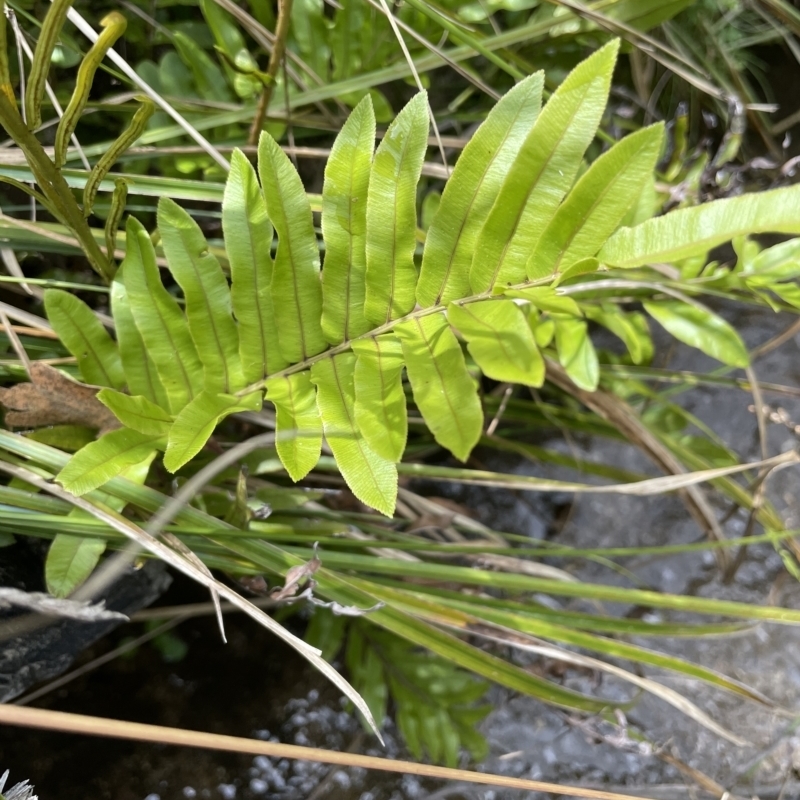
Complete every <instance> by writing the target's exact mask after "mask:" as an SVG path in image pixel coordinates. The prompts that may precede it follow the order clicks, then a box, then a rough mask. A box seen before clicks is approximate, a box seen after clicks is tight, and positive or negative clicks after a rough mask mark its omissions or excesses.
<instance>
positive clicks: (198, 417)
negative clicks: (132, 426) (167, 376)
mask: <svg viewBox="0 0 800 800" xmlns="http://www.w3.org/2000/svg"><path fill="white" fill-rule="evenodd" d="M260 408H261V393H260V392H254V393H252V394H249V395H247V396H246V397H236V396H235V395H229V394H212V393H211V392H208V391H203V392H201V393H200V394H199V395H197V397H195V398H194V400H192V402H191V403H189V405H187V406H186V407H185V408H183V409H182V410H181V412H180V414H178V416H177V417H176V418H175V423H174V424H173V425H172V427H171V428H170V431H169V440H168V442H167V451H166V452H165V453H164V466H165V467H166V468H167V469H168V470H169V471H170V472H176V471H177V470H179V469H180V468H181V467H182V466H183V465H184V464H186V463H187V462H188V461H189V460H190V459H191V458H193V457H194V456H196V455H197V454H198V453H199V452H200V450H201V449H202V448H203V447H204V445H205V443H206V442H207V441H208V438H209V437H210V436H211V434H212V433H213V432H214V428H216V427H217V425H218V424H219V423H220V422H221V421H222V420H223V419H224V418H225V417H227V416H228V415H230V414H234V413H236V412H237V411H258V410H260Z"/></svg>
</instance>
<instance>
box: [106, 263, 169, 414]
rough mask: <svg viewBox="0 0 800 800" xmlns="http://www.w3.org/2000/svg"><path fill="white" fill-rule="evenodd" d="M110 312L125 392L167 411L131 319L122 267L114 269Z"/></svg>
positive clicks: (163, 392)
mask: <svg viewBox="0 0 800 800" xmlns="http://www.w3.org/2000/svg"><path fill="white" fill-rule="evenodd" d="M111 313H112V315H113V317H114V329H115V331H116V334H117V343H118V346H119V355H120V359H121V360H122V368H123V370H124V372H125V382H126V383H127V385H128V391H129V392H130V393H131V394H133V395H141V396H143V397H146V398H147V399H148V400H152V401H153V402H154V403H157V404H158V405H160V406H161V407H162V408H168V407H169V400H168V398H167V393H166V390H165V389H164V384H163V383H162V382H161V378H159V376H158V371H157V370H156V365H155V364H154V363H153V359H152V358H151V357H150V353H149V352H148V351H147V348H146V347H145V344H144V340H143V339H142V335H141V334H140V333H139V329H138V328H137V327H136V323H135V322H134V320H133V314H132V313H131V307H130V300H129V298H128V292H127V290H126V288H125V279H124V270H123V268H122V267H120V268H119V269H118V270H117V274H116V275H115V276H114V282H113V283H112V284H111Z"/></svg>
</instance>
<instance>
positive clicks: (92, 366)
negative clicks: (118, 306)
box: [44, 289, 125, 389]
mask: <svg viewBox="0 0 800 800" xmlns="http://www.w3.org/2000/svg"><path fill="white" fill-rule="evenodd" d="M44 308H45V311H46V312H47V318H48V319H49V320H50V324H51V325H52V326H53V330H54V331H55V332H56V333H57V334H58V338H59V339H61V341H62V342H63V343H64V346H65V347H66V348H67V350H69V351H70V353H72V355H73V356H75V358H76V359H77V360H78V368H79V369H80V371H81V375H82V376H83V379H84V381H86V383H90V384H92V385H93V386H111V387H113V388H115V389H121V388H122V387H123V386H124V385H125V375H124V374H123V372H122V362H121V361H120V357H119V351H118V349H117V345H116V343H115V342H114V341H113V340H112V339H111V337H110V336H109V335H108V333H107V332H106V330H105V328H104V327H103V326H102V324H101V323H100V321H99V320H98V319H97V317H96V316H95V315H94V314H93V313H92V310H91V309H90V308H89V306H87V305H86V303H84V302H83V300H80V299H79V298H77V297H75V295H73V294H70V293H69V292H64V291H62V290H61V289H46V290H45V293H44Z"/></svg>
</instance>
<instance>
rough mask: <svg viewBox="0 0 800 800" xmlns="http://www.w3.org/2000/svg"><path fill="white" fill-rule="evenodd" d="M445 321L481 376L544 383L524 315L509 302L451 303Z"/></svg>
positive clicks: (542, 364) (530, 383)
mask: <svg viewBox="0 0 800 800" xmlns="http://www.w3.org/2000/svg"><path fill="white" fill-rule="evenodd" d="M447 319H448V320H449V321H450V324H451V325H453V326H454V327H455V328H456V329H457V330H458V332H459V333H460V334H461V335H462V336H463V337H464V339H466V341H467V349H468V350H469V352H470V354H471V355H472V357H473V358H474V359H475V363H476V364H477V365H478V366H479V367H480V368H481V370H482V372H483V374H484V375H486V376H488V377H489V378H492V379H494V380H496V381H508V382H509V383H523V384H526V385H528V386H541V385H542V383H544V359H543V358H542V355H541V353H540V352H539V348H538V347H537V346H536V342H535V341H534V339H533V333H532V332H531V328H530V325H529V324H528V320H527V319H526V317H525V314H523V312H522V310H521V309H520V308H519V306H518V305H517V304H516V303H515V302H514V301H513V300H486V301H484V302H481V303H468V304H465V305H458V304H457V303H451V304H450V305H449V306H448V308H447Z"/></svg>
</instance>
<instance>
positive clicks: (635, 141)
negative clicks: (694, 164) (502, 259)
mask: <svg viewBox="0 0 800 800" xmlns="http://www.w3.org/2000/svg"><path fill="white" fill-rule="evenodd" d="M663 134H664V126H663V125H662V124H661V123H659V124H657V125H651V126H650V127H649V128H644V129H643V130H640V131H637V132H636V133H633V134H631V135H630V136H626V137H625V138H624V139H622V141H620V142H617V144H615V145H614V146H613V147H612V148H611V149H610V150H609V151H608V152H607V153H604V154H603V155H601V156H600V158H598V159H597V160H596V161H595V162H594V163H593V164H592V166H591V167H589V169H588V170H587V171H586V173H585V174H584V175H583V176H582V177H581V179H580V180H579V181H578V183H577V184H576V185H575V188H574V189H572V191H571V192H570V193H569V196H568V197H567V199H566V200H565V201H564V202H563V203H562V204H561V206H560V207H559V209H558V211H557V212H556V215H555V216H554V217H553V219H552V220H551V221H550V224H549V225H548V226H547V228H545V232H544V234H543V235H542V238H541V239H539V244H538V245H537V246H536V249H535V250H534V251H533V253H531V257H530V259H529V260H528V267H527V274H528V277H529V278H532V279H533V278H539V277H544V276H546V275H550V274H551V273H553V272H558V271H561V270H562V269H563V268H565V267H569V266H570V265H571V264H574V263H575V262H576V261H580V260H582V259H584V258H588V257H590V256H593V255H595V254H596V253H597V251H598V250H599V249H600V247H602V245H603V244H605V242H606V240H607V239H608V237H609V236H610V235H611V234H612V233H613V232H614V231H615V230H616V228H617V226H618V225H619V224H620V222H621V221H622V219H623V217H624V216H625V214H626V213H627V212H628V209H630V208H631V207H632V206H633V204H634V203H635V202H636V200H637V198H638V197H639V195H640V194H641V191H642V187H643V186H644V185H645V183H646V181H647V180H648V178H650V177H651V176H652V174H653V169H654V168H655V165H656V159H657V158H658V154H659V151H660V149H661V140H662V138H663Z"/></svg>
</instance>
